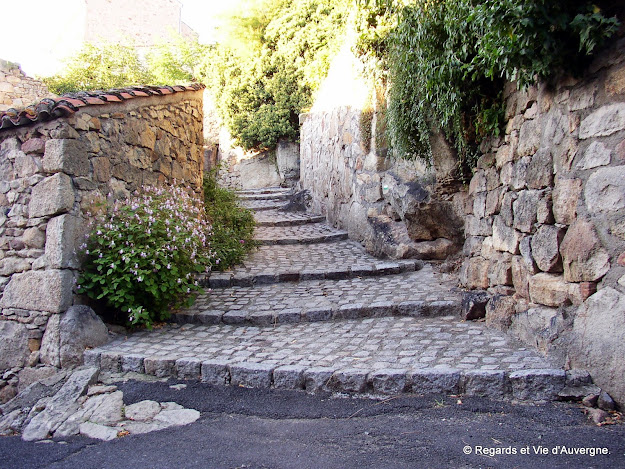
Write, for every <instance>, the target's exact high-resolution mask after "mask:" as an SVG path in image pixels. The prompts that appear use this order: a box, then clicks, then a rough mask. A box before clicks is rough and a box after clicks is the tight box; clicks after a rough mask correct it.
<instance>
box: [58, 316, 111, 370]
mask: <svg viewBox="0 0 625 469" xmlns="http://www.w3.org/2000/svg"><path fill="white" fill-rule="evenodd" d="M61 316H62V317H61V320H60V322H59V345H58V346H59V358H60V362H61V367H63V368H68V367H72V366H77V365H82V363H83V353H84V352H85V349H86V348H88V347H89V348H92V347H98V346H100V345H104V344H106V343H107V342H108V340H109V338H108V329H107V327H106V325H105V324H104V322H102V320H101V319H100V318H99V317H98V315H96V314H95V312H94V311H93V310H92V309H91V308H90V307H88V306H84V305H76V306H72V307H70V308H69V309H68V310H67V312H66V313H64V314H62V315H61Z"/></svg>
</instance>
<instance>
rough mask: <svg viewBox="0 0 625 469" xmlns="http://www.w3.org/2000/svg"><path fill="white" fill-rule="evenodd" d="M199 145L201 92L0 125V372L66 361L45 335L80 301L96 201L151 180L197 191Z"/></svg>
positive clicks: (126, 192)
mask: <svg viewBox="0 0 625 469" xmlns="http://www.w3.org/2000/svg"><path fill="white" fill-rule="evenodd" d="M202 145H203V136H202V92H201V91H197V92H195V91H185V92H178V93H175V94H171V95H167V96H153V97H137V98H133V99H130V100H128V101H126V102H123V103H115V104H104V105H92V106H85V107H83V108H81V109H80V110H79V111H78V112H76V113H74V114H72V115H70V116H69V117H61V118H57V119H55V120H52V121H48V122H40V123H36V124H32V125H28V126H22V127H16V128H13V129H5V130H0V207H1V211H0V370H10V369H14V370H17V369H20V368H23V367H25V366H35V365H37V364H38V363H39V362H41V363H43V364H47V365H53V366H62V365H63V363H62V361H61V359H60V357H59V354H58V345H57V347H56V348H55V347H54V346H53V345H52V344H53V342H54V340H55V338H54V337H50V334H46V331H47V329H48V328H49V326H50V324H51V322H54V321H56V322H57V323H58V321H59V318H60V316H61V315H62V313H64V311H66V310H67V309H68V308H69V307H70V306H72V304H76V303H80V298H79V297H77V296H76V295H75V294H74V289H75V279H76V277H77V269H78V267H79V262H78V259H77V255H76V250H77V246H78V245H79V244H80V243H82V240H83V236H84V233H85V226H86V224H87V222H88V220H89V218H90V217H91V216H93V215H92V214H93V210H94V209H95V208H96V204H97V203H99V202H105V201H107V200H108V201H111V200H113V199H116V198H120V197H125V196H127V195H129V194H130V193H131V192H133V191H134V190H136V189H139V188H141V186H143V185H147V184H152V185H153V184H172V183H174V182H176V183H177V184H187V185H188V186H190V187H191V188H192V189H193V191H195V192H196V193H197V194H198V195H199V194H200V193H201V185H202V166H203V157H202ZM57 330H58V328H57ZM56 340H57V342H58V337H57V338H56ZM0 377H1V375H0ZM5 384H6V382H4V381H0V388H2V386H3V385H5Z"/></svg>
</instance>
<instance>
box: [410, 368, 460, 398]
mask: <svg viewBox="0 0 625 469" xmlns="http://www.w3.org/2000/svg"><path fill="white" fill-rule="evenodd" d="M408 382H409V386H410V390H411V391H412V392H413V393H416V394H456V393H457V392H458V391H459V384H460V371H458V370H456V369H452V368H424V369H421V370H415V371H411V372H410V373H408Z"/></svg>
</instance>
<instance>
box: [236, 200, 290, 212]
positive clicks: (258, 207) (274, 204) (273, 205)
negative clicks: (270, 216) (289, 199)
mask: <svg viewBox="0 0 625 469" xmlns="http://www.w3.org/2000/svg"><path fill="white" fill-rule="evenodd" d="M251 202H256V201H251ZM285 205H286V203H285V201H268V202H267V203H266V204H253V203H251V204H246V203H245V201H241V206H242V207H243V208H246V209H248V210H252V211H253V212H262V211H263V210H273V209H280V208H282V207H284V206H285Z"/></svg>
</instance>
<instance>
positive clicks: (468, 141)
mask: <svg viewBox="0 0 625 469" xmlns="http://www.w3.org/2000/svg"><path fill="white" fill-rule="evenodd" d="M358 5H359V15H358V16H359V22H358V27H359V32H360V40H359V45H358V51H359V52H360V54H361V56H362V57H363V58H365V59H367V60H369V61H374V62H375V63H376V66H378V67H382V69H383V70H384V73H382V74H379V75H381V76H383V77H388V81H389V82H390V91H389V109H388V129H389V142H390V144H391V146H392V148H393V150H394V152H395V154H398V155H401V156H404V157H409V158H412V157H421V158H424V159H425V160H426V161H431V147H430V136H431V134H432V131H433V130H436V129H440V130H442V131H443V133H444V135H445V136H446V137H447V139H448V140H449V141H450V142H451V143H452V144H453V145H454V146H455V148H456V150H457V152H458V155H459V159H460V161H461V162H464V163H466V165H465V166H468V167H470V166H472V164H473V162H474V158H475V156H476V154H477V150H476V149H477V145H478V144H479V142H480V140H481V139H482V138H483V137H484V136H486V135H492V134H497V133H498V132H499V130H500V127H501V124H502V123H503V103H502V97H501V94H502V90H503V85H504V83H505V81H506V80H512V81H516V82H517V84H518V86H520V87H521V86H526V85H529V84H532V83H534V82H535V81H536V80H537V79H538V80H545V79H550V78H553V77H556V76H558V75H559V74H563V73H573V74H575V73H579V72H580V71H581V70H583V68H584V66H585V65H586V64H587V63H588V59H589V57H591V55H592V53H593V52H595V51H596V50H597V49H598V48H600V47H601V46H602V45H603V44H604V43H605V42H606V40H607V39H608V38H609V37H611V36H612V35H613V34H614V33H615V32H616V30H617V27H618V21H617V19H616V18H613V17H609V15H607V14H606V13H605V11H604V10H602V9H601V8H599V7H598V6H596V5H594V4H592V2H588V1H586V0H573V1H569V0H567V1H564V0H560V1H548V0H529V1H528V0H417V1H414V0H413V1H401V0H369V1H367V0H360V1H358Z"/></svg>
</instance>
